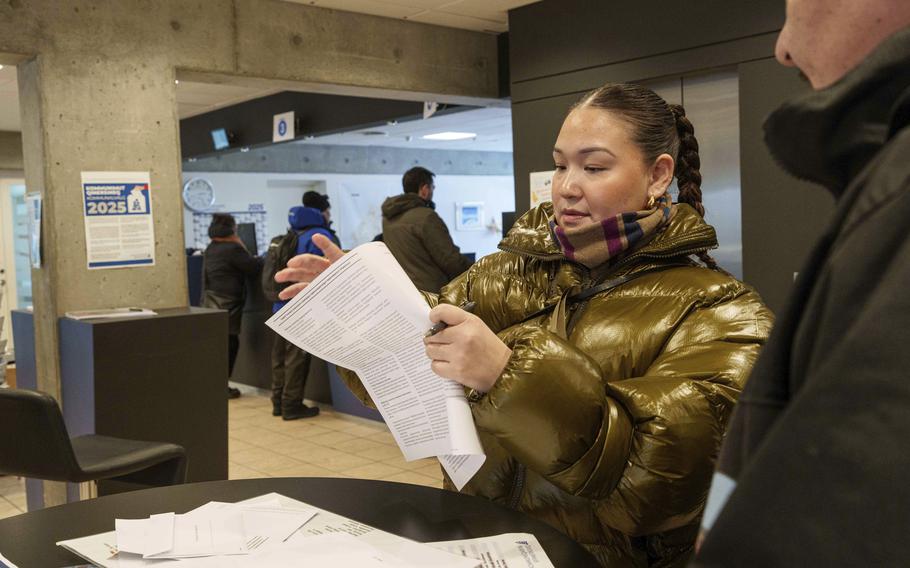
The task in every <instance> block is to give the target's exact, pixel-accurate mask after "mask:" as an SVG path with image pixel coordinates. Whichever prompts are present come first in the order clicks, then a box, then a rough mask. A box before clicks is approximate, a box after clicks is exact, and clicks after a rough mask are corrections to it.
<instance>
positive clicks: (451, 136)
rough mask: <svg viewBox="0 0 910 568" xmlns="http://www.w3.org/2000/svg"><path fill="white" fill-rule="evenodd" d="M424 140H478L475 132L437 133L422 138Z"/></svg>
mask: <svg viewBox="0 0 910 568" xmlns="http://www.w3.org/2000/svg"><path fill="white" fill-rule="evenodd" d="M421 138H423V139H424V140H467V139H468V138H477V134H475V133H473V132H437V133H436V134H427V135H426V136H421Z"/></svg>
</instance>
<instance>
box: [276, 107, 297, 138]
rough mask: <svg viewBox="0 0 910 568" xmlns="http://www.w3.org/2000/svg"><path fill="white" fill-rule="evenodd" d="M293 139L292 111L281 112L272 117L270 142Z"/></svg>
mask: <svg viewBox="0 0 910 568" xmlns="http://www.w3.org/2000/svg"><path fill="white" fill-rule="evenodd" d="M293 139H294V111H288V112H283V113H281V114H276V115H275V116H273V117H272V142H284V141H285V140H293Z"/></svg>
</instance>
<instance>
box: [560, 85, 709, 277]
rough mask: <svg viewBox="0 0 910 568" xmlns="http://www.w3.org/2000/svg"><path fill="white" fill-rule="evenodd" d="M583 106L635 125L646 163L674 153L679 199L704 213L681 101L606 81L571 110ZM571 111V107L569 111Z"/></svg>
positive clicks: (693, 145)
mask: <svg viewBox="0 0 910 568" xmlns="http://www.w3.org/2000/svg"><path fill="white" fill-rule="evenodd" d="M580 107H591V108H596V109H602V110H606V111H609V112H612V113H614V114H616V116H618V117H619V118H622V119H623V120H625V121H626V123H628V124H629V126H631V127H632V141H633V142H634V143H635V144H636V145H637V146H638V148H639V149H640V150H641V152H642V154H643V156H644V160H645V162H646V163H652V162H654V160H656V159H657V157H658V156H660V155H661V154H669V155H670V156H673V160H674V162H675V166H674V171H673V175H675V176H676V179H677V182H678V184H677V185H678V186H679V199H678V200H679V202H680V203H686V204H687V205H689V206H691V207H692V208H693V209H695V210H696V211H698V214H699V215H701V216H702V217H704V216H705V207H704V205H702V202H701V172H700V171H699V168H700V167H701V159H700V158H699V157H698V140H696V139H695V129H694V128H693V127H692V123H691V122H689V119H688V118H686V111H685V109H684V108H683V107H682V106H680V105H671V104H668V103H667V101H665V100H664V99H662V98H661V97H660V96H659V95H658V94H657V93H655V92H654V91H652V90H651V89H648V88H645V87H642V86H641V85H634V84H630V83H607V84H606V85H604V86H603V87H600V88H599V89H595V90H593V91H591V92H589V93H588V94H586V95H585V96H584V97H583V98H582V99H581V100H580V101H578V103H576V104H575V106H573V107H572V109H571V110H575V109H576V108H580ZM570 112H571V111H570ZM698 258H699V259H701V261H702V262H704V263H705V265H706V266H708V268H713V269H718V266H717V263H716V262H715V261H714V259H713V258H711V256H710V255H708V253H706V252H705V253H700V254H699V255H698Z"/></svg>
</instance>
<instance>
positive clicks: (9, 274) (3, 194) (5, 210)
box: [0, 179, 32, 357]
mask: <svg viewBox="0 0 910 568" xmlns="http://www.w3.org/2000/svg"><path fill="white" fill-rule="evenodd" d="M28 248H29V238H28V214H27V212H26V205H25V181H24V180H22V179H0V318H2V326H0V354H2V353H3V352H4V351H6V352H7V353H9V354H10V356H11V357H12V356H13V355H12V350H13V334H12V323H11V322H10V311H11V310H15V309H24V308H29V307H31V305H32V272H31V267H30V266H29V256H28ZM4 342H6V345H5V346H3V343H4Z"/></svg>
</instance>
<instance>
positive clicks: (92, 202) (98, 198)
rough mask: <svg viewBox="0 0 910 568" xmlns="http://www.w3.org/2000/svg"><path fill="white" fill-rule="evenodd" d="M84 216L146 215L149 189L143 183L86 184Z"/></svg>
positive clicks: (148, 207) (84, 188) (84, 187)
mask: <svg viewBox="0 0 910 568" xmlns="http://www.w3.org/2000/svg"><path fill="white" fill-rule="evenodd" d="M83 191H84V193H85V215H86V216H88V217H94V216H101V215H148V214H149V211H150V210H151V207H150V206H149V187H148V185H147V184H144V183H125V184H124V183H91V184H89V183H87V184H84V185H83Z"/></svg>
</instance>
